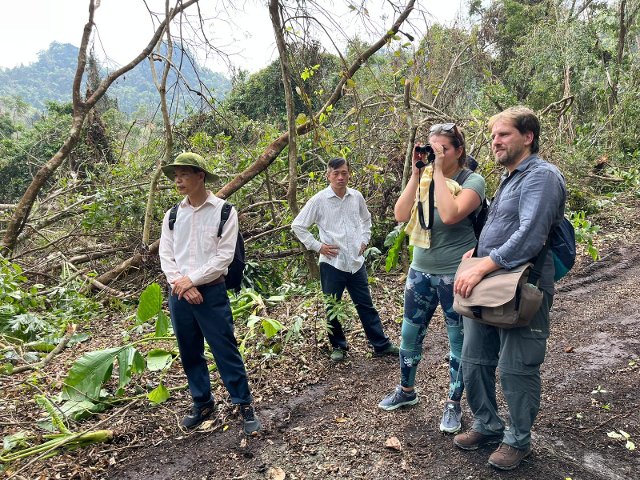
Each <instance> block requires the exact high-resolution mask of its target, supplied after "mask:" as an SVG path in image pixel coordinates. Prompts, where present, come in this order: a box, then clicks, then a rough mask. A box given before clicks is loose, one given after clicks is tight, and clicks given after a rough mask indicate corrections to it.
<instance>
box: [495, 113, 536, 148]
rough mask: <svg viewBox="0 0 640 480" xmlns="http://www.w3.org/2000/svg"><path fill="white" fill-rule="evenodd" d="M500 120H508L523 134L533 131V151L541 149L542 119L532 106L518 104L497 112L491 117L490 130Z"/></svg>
mask: <svg viewBox="0 0 640 480" xmlns="http://www.w3.org/2000/svg"><path fill="white" fill-rule="evenodd" d="M498 120H506V121H508V122H510V123H511V125H513V126H514V127H515V128H516V129H517V130H518V131H519V132H520V133H521V134H523V135H524V134H525V133H527V132H531V133H533V142H531V153H537V152H538V150H540V120H538V117H537V116H536V114H535V113H534V112H533V110H531V109H530V108H527V107H523V106H517V107H511V108H507V109H506V110H504V111H502V112H500V113H496V114H495V115H494V116H493V117H491V118H490V119H489V122H488V126H489V130H491V129H492V128H493V125H494V124H495V123H496V122H497V121H498Z"/></svg>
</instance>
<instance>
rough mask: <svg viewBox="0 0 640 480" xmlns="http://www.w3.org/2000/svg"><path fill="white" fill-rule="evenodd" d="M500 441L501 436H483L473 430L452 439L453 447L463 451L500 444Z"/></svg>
mask: <svg viewBox="0 0 640 480" xmlns="http://www.w3.org/2000/svg"><path fill="white" fill-rule="evenodd" d="M501 441H502V435H483V434H482V433H480V432H476V431H475V430H468V431H466V432H464V433H460V434H458V435H456V436H455V437H453V443H454V444H455V446H456V447H459V448H461V449H463V450H477V449H478V448H480V447H483V446H484V445H490V444H492V443H500V442H501Z"/></svg>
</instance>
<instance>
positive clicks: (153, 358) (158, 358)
mask: <svg viewBox="0 0 640 480" xmlns="http://www.w3.org/2000/svg"><path fill="white" fill-rule="evenodd" d="M172 358H173V356H172V355H171V352H168V351H166V350H163V349H161V348H154V349H153V350H151V351H150V352H149V353H148V354H147V368H148V369H149V370H151V371H152V372H156V371H158V370H164V369H165V368H167V365H169V364H170V363H171V359H172Z"/></svg>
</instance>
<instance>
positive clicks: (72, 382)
mask: <svg viewBox="0 0 640 480" xmlns="http://www.w3.org/2000/svg"><path fill="white" fill-rule="evenodd" d="M126 348H128V347H126V346H125V347H114V348H107V349H106V350H96V351H94V352H89V353H85V354H84V355H83V356H82V357H80V358H79V359H78V360H76V362H75V363H74V364H73V366H72V367H71V370H69V373H68V375H67V378H65V380H64V387H63V388H62V399H63V400H90V401H96V400H98V398H99V397H100V390H101V389H102V384H103V383H104V382H105V380H107V379H108V377H110V376H111V371H112V369H113V361H114V360H115V358H116V357H117V356H118V354H119V353H120V352H121V351H122V350H124V349H126Z"/></svg>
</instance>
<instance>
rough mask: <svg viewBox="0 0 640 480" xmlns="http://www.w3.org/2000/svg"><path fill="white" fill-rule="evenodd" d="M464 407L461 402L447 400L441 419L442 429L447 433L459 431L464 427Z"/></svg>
mask: <svg viewBox="0 0 640 480" xmlns="http://www.w3.org/2000/svg"><path fill="white" fill-rule="evenodd" d="M461 420H462V408H461V407H460V402H452V401H451V400H449V401H447V402H446V403H445V404H444V413H443V414H442V420H440V431H441V432H446V433H457V432H459V431H460V429H461V428H462V423H461Z"/></svg>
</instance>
